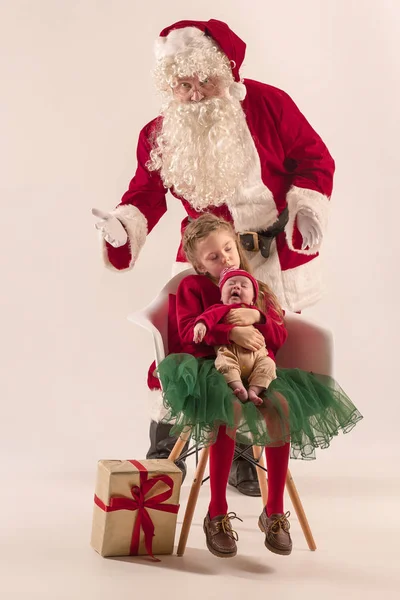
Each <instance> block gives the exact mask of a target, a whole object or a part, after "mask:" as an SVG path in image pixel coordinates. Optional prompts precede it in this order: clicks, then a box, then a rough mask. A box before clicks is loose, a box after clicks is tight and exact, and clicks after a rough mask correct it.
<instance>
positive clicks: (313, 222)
mask: <svg viewBox="0 0 400 600" xmlns="http://www.w3.org/2000/svg"><path fill="white" fill-rule="evenodd" d="M296 219H297V228H298V230H299V231H300V233H301V237H302V238H303V243H302V245H301V249H302V250H305V249H306V248H307V247H308V248H309V249H310V250H311V249H312V248H313V247H314V246H318V244H319V243H320V241H321V240H322V230H321V226H320V224H319V222H318V219H317V217H316V216H315V213H314V211H312V210H311V209H310V208H301V209H300V210H299V212H298V213H297V215H296Z"/></svg>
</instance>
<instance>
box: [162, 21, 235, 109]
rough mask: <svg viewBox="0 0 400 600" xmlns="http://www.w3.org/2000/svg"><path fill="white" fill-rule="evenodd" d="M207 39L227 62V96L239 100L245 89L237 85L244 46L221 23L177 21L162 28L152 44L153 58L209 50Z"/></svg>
mask: <svg viewBox="0 0 400 600" xmlns="http://www.w3.org/2000/svg"><path fill="white" fill-rule="evenodd" d="M210 38H211V40H212V41H213V42H214V43H215V44H217V45H218V47H219V49H220V50H221V51H222V52H223V54H225V56H226V57H227V58H228V60H229V62H230V65H231V70H232V76H233V79H234V83H232V84H231V85H230V87H229V92H230V94H231V95H232V96H233V97H234V98H237V99H238V100H243V99H244V97H245V96H246V87H245V85H244V84H243V83H242V82H241V79H240V75H239V69H240V67H241V65H242V63H243V60H244V57H245V53H246V44H245V43H244V42H243V40H241V39H240V37H239V36H237V35H236V33H234V32H233V31H232V30H231V29H230V28H229V27H228V25H227V24H226V23H223V22H222V21H218V20H216V19H210V20H209V21H178V22H177V23H174V24H173V25H170V26H169V27H166V28H165V29H163V30H162V31H161V33H160V37H159V38H158V40H157V41H156V44H155V54H156V58H157V59H158V60H162V59H164V58H170V59H171V58H173V57H174V56H176V55H177V54H181V53H182V54H183V53H185V52H190V51H191V50H194V49H199V48H202V47H203V48H205V49H206V48H209V47H210V41H211V40H210Z"/></svg>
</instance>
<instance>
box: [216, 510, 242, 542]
mask: <svg viewBox="0 0 400 600" xmlns="http://www.w3.org/2000/svg"><path fill="white" fill-rule="evenodd" d="M233 519H238V521H241V522H242V523H243V519H241V518H240V517H238V516H237V514H236V513H234V512H230V513H228V514H226V515H225V516H224V518H223V519H221V521H218V523H217V524H216V525H217V531H221V529H222V531H223V532H224V533H226V535H229V537H231V538H232V539H233V540H235V542H237V541H238V539H239V536H238V534H237V532H236V531H235V530H234V529H232V525H231V521H232V520H233Z"/></svg>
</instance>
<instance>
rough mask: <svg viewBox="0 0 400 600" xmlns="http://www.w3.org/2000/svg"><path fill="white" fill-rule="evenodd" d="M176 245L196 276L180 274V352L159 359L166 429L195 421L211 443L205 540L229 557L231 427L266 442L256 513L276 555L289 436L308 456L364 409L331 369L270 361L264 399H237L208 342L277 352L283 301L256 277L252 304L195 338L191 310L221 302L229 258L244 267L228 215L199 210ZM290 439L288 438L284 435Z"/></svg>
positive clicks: (282, 531)
mask: <svg viewBox="0 0 400 600" xmlns="http://www.w3.org/2000/svg"><path fill="white" fill-rule="evenodd" d="M183 248H184V251H185V254H186V256H187V258H188V260H189V261H190V262H191V264H192V265H193V267H194V268H195V270H196V272H197V273H198V275H190V276H188V277H186V278H185V279H183V280H182V282H181V284H180V286H179V288H178V291H177V298H176V305H177V320H178V329H179V335H180V338H181V344H182V353H181V354H171V355H169V356H167V357H166V358H165V359H164V361H162V362H161V363H160V365H159V367H158V374H159V377H160V379H161V382H162V387H163V393H164V402H165V405H166V406H167V407H168V408H169V417H168V418H169V419H170V420H174V421H175V426H174V428H173V430H172V431H171V435H177V434H179V433H180V432H181V431H182V430H183V429H184V428H185V427H186V426H188V425H189V426H191V427H193V433H192V435H193V436H194V438H195V439H196V440H197V441H200V442H202V443H206V444H212V445H211V447H210V489H211V501H210V505H209V510H208V513H207V515H206V517H205V519H204V532H205V535H206V542H207V547H208V549H209V550H210V552H212V553H213V554H214V555H216V556H219V557H231V556H235V555H236V552H237V547H236V540H237V535H236V533H235V532H234V531H233V530H232V526H231V523H230V520H231V519H232V518H236V515H235V514H234V513H228V506H227V501H226V487H227V483H228V477H229V471H230V467H231V464H232V460H233V455H234V447H235V435H240V434H242V433H249V432H250V433H251V435H252V438H253V443H254V444H256V445H265V446H266V460H267V469H268V487H269V489H268V502H267V505H266V506H265V508H264V510H263V512H262V513H261V515H260V518H259V527H260V529H261V530H262V531H263V532H264V533H265V542H264V543H265V546H266V547H267V548H268V549H269V550H271V551H272V552H275V553H277V554H283V555H288V554H290V553H291V551H292V541H291V537H290V533H289V522H288V516H289V513H286V514H285V513H284V507H283V495H284V489H285V480H286V474H287V468H288V461H289V453H290V445H291V446H292V457H294V458H297V457H299V456H301V457H302V458H312V457H313V452H314V449H315V448H317V447H321V448H326V447H327V446H329V444H330V441H331V439H332V437H333V436H334V435H337V433H338V431H339V430H343V431H345V432H347V431H350V429H352V427H353V426H354V425H355V424H356V423H357V421H358V420H360V419H361V418H362V416H361V415H360V413H359V412H358V411H357V409H356V408H355V406H354V405H353V404H352V402H351V401H350V400H349V398H348V397H347V396H346V394H345V393H344V392H343V391H342V390H341V389H340V388H339V386H338V385H337V384H336V382H334V381H333V380H332V379H331V378H329V377H322V376H318V375H314V374H311V373H305V372H304V371H300V370H299V369H277V378H276V379H275V380H274V381H272V383H271V384H270V386H269V388H268V390H267V391H266V392H265V393H264V394H261V396H262V399H263V404H262V405H261V406H257V407H256V406H255V405H254V404H253V403H252V402H247V403H241V402H240V400H239V399H238V398H237V397H236V396H235V394H234V393H233V390H232V389H230V388H229V387H228V385H227V383H226V381H225V379H224V377H223V376H222V375H221V374H220V373H218V372H217V370H216V369H215V365H214V361H215V351H214V347H215V346H220V345H229V344H230V343H232V342H233V343H235V344H237V345H239V346H242V347H243V348H246V349H248V350H251V351H253V352H254V351H257V350H259V349H260V348H261V347H262V346H264V345H266V346H267V348H268V353H269V356H270V357H271V358H273V359H274V357H275V354H276V352H277V351H278V350H279V348H280V347H281V346H282V344H283V343H284V341H285V339H286V336H287V332H286V329H285V325H284V322H283V314H282V310H281V308H280V307H279V306H278V303H277V301H276V299H275V297H274V295H273V294H272V292H271V291H270V290H269V288H268V287H267V286H266V285H265V284H263V283H261V282H258V283H259V290H260V294H259V302H260V303H261V304H260V305H259V310H254V309H253V308H234V309H232V310H231V311H230V313H229V314H228V315H227V318H226V321H227V322H226V323H217V324H216V325H214V326H213V327H212V328H211V329H210V330H208V331H207V332H206V334H205V336H204V339H203V341H202V342H201V343H195V342H194V327H195V324H196V319H197V318H198V316H199V315H200V314H202V313H203V312H204V311H205V310H206V309H207V308H209V307H210V306H212V305H214V304H217V303H219V302H220V292H219V288H218V281H219V277H220V275H221V273H222V271H223V270H224V269H225V268H226V267H228V266H230V267H235V268H241V269H244V270H246V271H249V268H248V264H247V262H246V260H245V258H244V256H243V254H242V251H241V249H240V246H239V244H238V242H237V239H236V236H235V233H234V231H233V229H232V227H231V225H230V224H229V223H227V222H226V221H224V220H223V219H220V218H218V217H216V216H214V215H211V214H205V215H202V216H201V217H199V218H198V219H196V220H195V221H193V222H192V223H190V224H189V226H188V227H187V228H186V230H185V233H184V236H183ZM289 438H290V443H289Z"/></svg>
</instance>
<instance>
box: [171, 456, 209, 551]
mask: <svg viewBox="0 0 400 600" xmlns="http://www.w3.org/2000/svg"><path fill="white" fill-rule="evenodd" d="M209 454H210V448H209V447H207V448H203V450H202V451H201V453H200V459H199V463H198V465H197V469H196V473H195V475H194V479H193V483H192V487H191V488H190V494H189V498H188V501H187V505H186V510H185V516H184V518H183V523H182V529H181V535H180V537H179V544H178V550H177V555H178V556H183V554H184V552H185V548H186V542H187V539H188V536H189V530H190V526H191V524H192V520H193V515H194V510H195V508H196V504H197V498H198V496H199V492H200V488H201V482H202V481H203V475H204V471H205V468H206V466H207V462H208V455H209Z"/></svg>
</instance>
